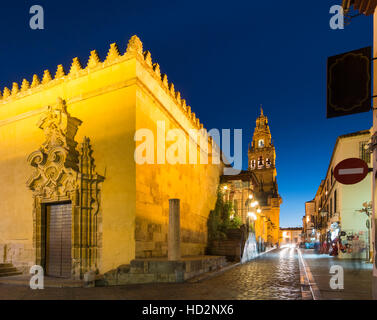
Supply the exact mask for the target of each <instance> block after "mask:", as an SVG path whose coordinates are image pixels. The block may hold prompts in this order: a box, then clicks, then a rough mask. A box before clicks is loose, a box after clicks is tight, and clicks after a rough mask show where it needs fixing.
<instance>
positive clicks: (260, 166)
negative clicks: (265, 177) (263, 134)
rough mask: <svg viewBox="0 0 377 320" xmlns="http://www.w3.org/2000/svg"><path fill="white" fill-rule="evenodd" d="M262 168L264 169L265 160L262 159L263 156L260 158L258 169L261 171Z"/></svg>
mask: <svg viewBox="0 0 377 320" xmlns="http://www.w3.org/2000/svg"><path fill="white" fill-rule="evenodd" d="M260 168H263V158H262V156H260V157H259V158H258V169H260Z"/></svg>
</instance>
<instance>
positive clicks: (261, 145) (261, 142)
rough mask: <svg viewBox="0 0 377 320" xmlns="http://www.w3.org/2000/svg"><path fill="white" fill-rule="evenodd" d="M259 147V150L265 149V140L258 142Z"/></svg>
mask: <svg viewBox="0 0 377 320" xmlns="http://www.w3.org/2000/svg"><path fill="white" fill-rule="evenodd" d="M258 147H259V148H263V147H264V140H263V139H260V140H259V141H258Z"/></svg>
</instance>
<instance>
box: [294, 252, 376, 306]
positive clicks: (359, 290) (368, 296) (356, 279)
mask: <svg viewBox="0 0 377 320" xmlns="http://www.w3.org/2000/svg"><path fill="white" fill-rule="evenodd" d="M301 253H302V257H303V259H304V261H305V263H306V265H307V267H309V269H310V272H311V274H312V275H313V278H314V281H315V284H316V286H317V288H318V290H319V299H321V300H372V299H373V296H372V264H371V263H365V262H364V261H360V260H345V259H338V258H336V257H330V256H329V255H327V254H316V253H314V250H311V249H301ZM332 265H339V266H342V267H343V270H344V289H343V290H333V289H331V288H330V278H331V277H332V276H333V275H332V274H330V268H331V266H332ZM315 284H314V285H315Z"/></svg>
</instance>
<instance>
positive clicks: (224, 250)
mask: <svg viewBox="0 0 377 320" xmlns="http://www.w3.org/2000/svg"><path fill="white" fill-rule="evenodd" d="M208 254H213V255H222V256H225V257H226V259H227V260H228V261H232V262H239V261H241V257H242V252H241V242H240V241H237V240H221V241H213V242H212V243H211V245H210V246H209V247H208Z"/></svg>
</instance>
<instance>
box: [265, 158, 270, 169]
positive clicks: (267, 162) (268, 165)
mask: <svg viewBox="0 0 377 320" xmlns="http://www.w3.org/2000/svg"><path fill="white" fill-rule="evenodd" d="M266 167H267V168H269V167H271V160H270V159H269V158H266Z"/></svg>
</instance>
